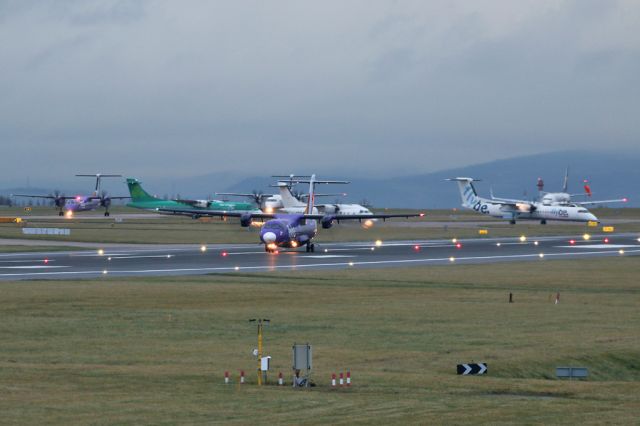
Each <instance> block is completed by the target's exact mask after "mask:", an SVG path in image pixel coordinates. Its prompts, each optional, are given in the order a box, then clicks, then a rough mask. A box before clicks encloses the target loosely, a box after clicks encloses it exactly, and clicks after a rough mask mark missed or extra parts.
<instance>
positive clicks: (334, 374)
mask: <svg viewBox="0 0 640 426" xmlns="http://www.w3.org/2000/svg"><path fill="white" fill-rule="evenodd" d="M331 388H333V389H335V388H336V373H333V374H332V375H331Z"/></svg>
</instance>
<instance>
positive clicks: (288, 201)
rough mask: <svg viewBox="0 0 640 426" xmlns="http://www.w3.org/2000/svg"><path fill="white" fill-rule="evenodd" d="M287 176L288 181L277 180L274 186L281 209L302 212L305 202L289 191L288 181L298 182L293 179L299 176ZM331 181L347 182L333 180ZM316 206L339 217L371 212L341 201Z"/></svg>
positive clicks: (369, 213) (358, 205)
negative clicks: (278, 193)
mask: <svg viewBox="0 0 640 426" xmlns="http://www.w3.org/2000/svg"><path fill="white" fill-rule="evenodd" d="M274 177H280V176H274ZM289 177H290V179H291V180H290V181H289V182H283V181H279V182H278V183H277V184H276V186H277V187H278V188H279V189H280V199H281V200H282V204H283V208H282V211H284V212H285V213H302V212H303V211H304V210H305V208H306V204H305V203H303V202H302V201H300V200H298V199H297V198H296V197H294V196H293V194H292V193H291V185H290V182H294V183H298V182H299V181H297V180H295V179H298V178H299V177H297V176H294V175H290V176H289ZM300 177H302V178H304V176H300ZM332 183H340V184H348V183H349V182H346V181H339V182H337V181H333V182H332ZM317 197H318V196H317V195H316V198H317ZM316 208H317V211H316V212H318V213H324V214H335V215H336V216H340V217H342V216H352V215H369V216H371V215H372V214H373V213H372V212H371V210H369V209H368V208H366V207H364V206H362V205H360V204H342V203H336V204H318V205H316ZM316 212H314V213H316Z"/></svg>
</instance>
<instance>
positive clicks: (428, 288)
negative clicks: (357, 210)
mask: <svg viewBox="0 0 640 426" xmlns="http://www.w3.org/2000/svg"><path fill="white" fill-rule="evenodd" d="M639 273H640V262H638V261H637V258H631V257H630V258H616V259H606V260H595V261H594V260H589V261H553V262H544V263H522V264H517V263H513V264H501V265H464V266H463V265H456V266H443V267H421V268H411V269H388V270H375V271H372V270H349V271H336V272H326V273H321V272H296V273H269V274H261V275H253V274H242V275H238V274H230V275H215V276H201V277H180V278H173V277H172V278H146V279H127V280H123V279H110V278H109V279H99V280H87V281H68V282H60V281H33V282H20V283H10V282H5V283H2V284H1V287H0V288H1V289H2V293H1V294H2V304H1V305H0V306H1V312H0V313H1V315H2V319H3V321H2V322H1V323H0V336H1V337H2V345H0V411H1V412H2V421H3V422H7V423H27V424H40V423H63V424H73V423H106V424H113V423H117V424H141V423H145V424H146V423H153V424H157V423H160V424H163V423H166V424H175V423H181V424H184V423H187V424H188V423H214V422H223V421H224V422H230V423H238V424H247V423H269V424H272V423H342V424H352V423H367V424H372V423H373V424H389V423H423V424H424V423H466V424H471V423H473V424H476V423H491V424H499V423H514V422H523V423H537V424H539V423H586V424H602V423H617V424H624V423H626V424H631V423H634V422H636V421H637V413H638V412H639V410H640V404H639V402H638V397H637V395H638V393H639V392H640V385H639V381H640V362H639V361H638V359H640V333H639V332H638V330H639V329H640V328H639V326H640V317H639V316H638V314H637V307H638V306H640V297H639V296H640V290H639V289H638V286H637V276H638V274H639ZM557 291H560V292H561V303H560V304H558V305H555V304H553V303H552V302H550V300H549V299H550V295H552V294H555V292H557ZM509 292H513V293H514V295H515V302H516V303H513V304H509V303H507V300H508V294H509ZM252 317H267V318H271V320H272V324H271V325H269V326H268V328H267V331H266V341H265V347H266V351H267V352H268V353H269V354H270V355H272V356H273V367H274V373H275V372H277V371H283V372H285V373H288V372H289V371H290V356H291V355H290V351H291V345H292V344H293V343H294V342H306V341H309V342H310V343H312V344H313V345H314V366H315V370H314V377H315V380H316V382H317V383H318V387H316V388H314V389H312V390H310V391H299V390H294V389H291V388H289V387H286V388H278V387H276V386H267V387H264V388H261V389H260V388H258V387H256V386H254V385H253V382H254V381H255V379H254V375H253V374H252V373H250V372H251V371H252V368H253V367H254V366H255V362H254V360H253V358H252V357H251V355H250V351H251V349H252V348H254V347H255V345H256V343H255V340H256V338H255V328H254V327H253V326H251V325H250V324H249V323H248V322H247V319H248V318H252ZM472 360H475V361H485V362H487V363H488V364H489V375H488V376H486V377H460V376H456V375H455V365H456V364H457V363H459V362H468V361H472ZM559 365H580V366H586V367H588V368H589V370H590V374H591V376H590V379H589V380H588V381H579V382H567V381H559V380H555V379H554V368H555V367H556V366H559ZM347 368H349V369H351V371H352V372H353V377H354V386H353V387H352V388H351V389H349V390H339V391H334V390H331V389H330V388H329V377H330V374H331V373H332V372H337V371H340V370H342V369H347ZM240 369H244V370H246V371H248V381H249V382H250V383H249V384H247V385H245V386H243V387H239V386H237V385H232V386H225V385H223V384H222V375H223V372H224V371H225V370H230V371H231V372H232V374H233V375H234V379H236V378H237V371H238V370H240ZM287 375H288V374H287ZM271 377H272V378H274V377H275V374H272V376H271Z"/></svg>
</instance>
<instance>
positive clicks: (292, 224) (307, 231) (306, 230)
mask: <svg viewBox="0 0 640 426" xmlns="http://www.w3.org/2000/svg"><path fill="white" fill-rule="evenodd" d="M317 233H318V223H317V222H316V221H315V220H311V219H305V218H304V217H303V216H301V215H296V214H282V215H276V217H275V219H271V220H268V221H267V222H265V224H264V225H263V226H262V229H261V230H260V241H262V243H264V244H265V247H267V250H269V249H271V250H273V249H275V248H276V247H291V248H295V247H299V246H301V245H307V246H308V245H310V244H311V242H312V240H313V239H314V238H315V236H316V234H317Z"/></svg>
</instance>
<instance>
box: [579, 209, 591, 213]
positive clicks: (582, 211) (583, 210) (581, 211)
mask: <svg viewBox="0 0 640 426" xmlns="http://www.w3.org/2000/svg"><path fill="white" fill-rule="evenodd" d="M578 213H589V210H585V209H582V210H578Z"/></svg>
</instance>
